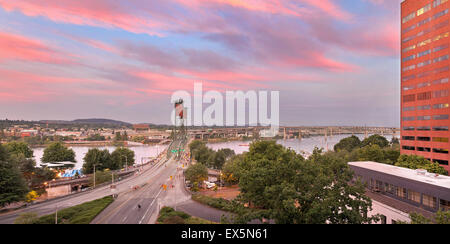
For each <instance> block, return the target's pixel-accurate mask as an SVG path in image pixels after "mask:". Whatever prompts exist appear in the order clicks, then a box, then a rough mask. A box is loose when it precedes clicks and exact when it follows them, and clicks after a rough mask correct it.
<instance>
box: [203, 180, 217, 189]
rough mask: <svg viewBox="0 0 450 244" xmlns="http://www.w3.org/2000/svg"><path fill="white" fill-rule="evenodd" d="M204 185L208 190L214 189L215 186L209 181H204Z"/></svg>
mask: <svg viewBox="0 0 450 244" xmlns="http://www.w3.org/2000/svg"><path fill="white" fill-rule="evenodd" d="M205 184H206V188H208V189H211V188H214V187H215V186H216V184H215V183H211V182H209V181H205Z"/></svg>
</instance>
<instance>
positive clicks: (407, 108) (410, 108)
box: [403, 107, 416, 112]
mask: <svg viewBox="0 0 450 244" xmlns="http://www.w3.org/2000/svg"><path fill="white" fill-rule="evenodd" d="M414 110H416V108H415V107H404V108H403V112H409V111H414Z"/></svg>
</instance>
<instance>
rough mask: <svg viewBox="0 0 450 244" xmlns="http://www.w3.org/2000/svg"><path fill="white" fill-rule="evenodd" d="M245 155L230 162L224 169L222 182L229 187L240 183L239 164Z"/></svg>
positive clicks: (238, 156)
mask: <svg viewBox="0 0 450 244" xmlns="http://www.w3.org/2000/svg"><path fill="white" fill-rule="evenodd" d="M242 157H243V155H242V154H241V155H237V156H235V157H233V158H231V159H230V160H228V161H227V162H226V163H225V164H224V166H223V168H222V180H224V181H225V182H226V183H227V184H229V185H234V184H237V183H239V178H238V175H239V162H240V161H242Z"/></svg>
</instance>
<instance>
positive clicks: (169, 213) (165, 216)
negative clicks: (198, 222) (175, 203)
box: [157, 207, 191, 224]
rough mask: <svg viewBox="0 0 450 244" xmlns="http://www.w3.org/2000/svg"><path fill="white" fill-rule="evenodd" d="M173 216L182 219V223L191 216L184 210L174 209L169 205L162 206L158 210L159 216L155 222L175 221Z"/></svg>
mask: <svg viewBox="0 0 450 244" xmlns="http://www.w3.org/2000/svg"><path fill="white" fill-rule="evenodd" d="M173 217H179V218H181V219H183V223H184V220H186V219H189V218H190V217H191V216H190V215H189V214H187V213H184V212H180V211H175V210H174V209H173V208H171V207H164V208H162V209H161V211H160V212H159V218H158V220H157V222H158V223H164V224H166V222H165V221H166V220H167V221H169V222H170V221H173V222H176V221H177V218H173ZM178 220H179V219H178ZM171 224H175V223H171Z"/></svg>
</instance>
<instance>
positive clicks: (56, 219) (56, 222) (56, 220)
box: [55, 204, 58, 225]
mask: <svg viewBox="0 0 450 244" xmlns="http://www.w3.org/2000/svg"><path fill="white" fill-rule="evenodd" d="M57 224H58V204H56V211H55V225H57Z"/></svg>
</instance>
